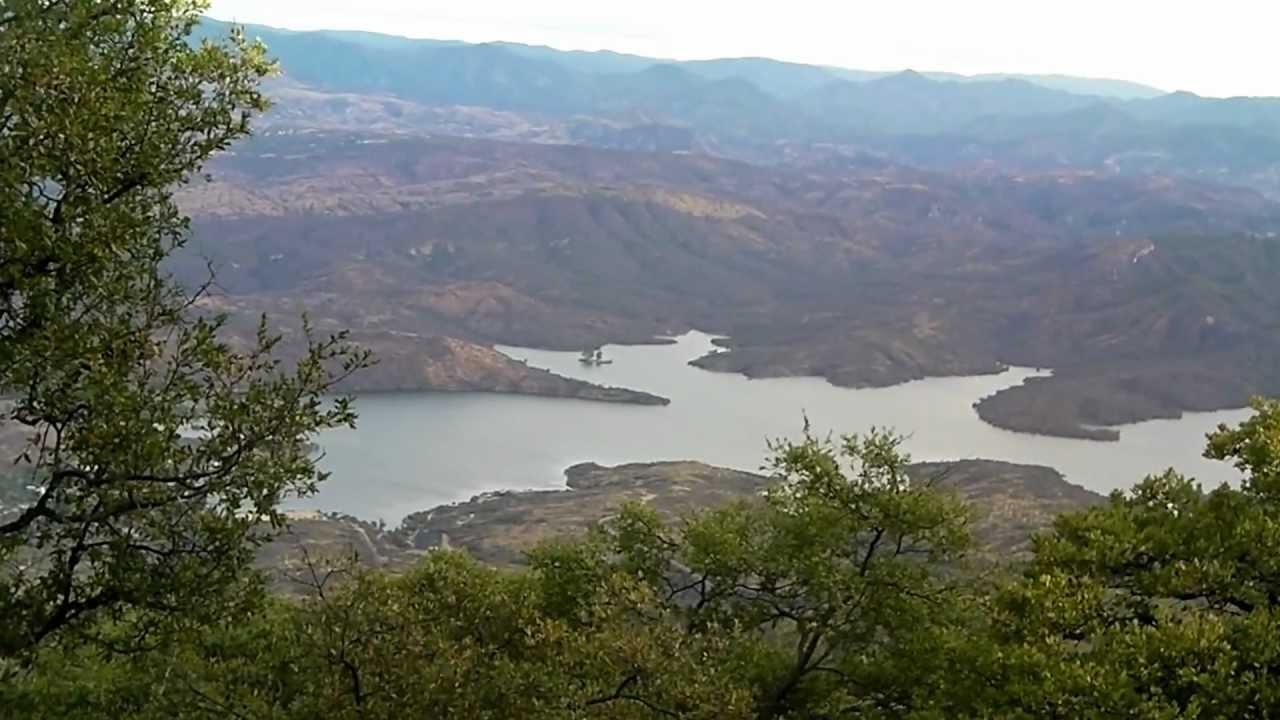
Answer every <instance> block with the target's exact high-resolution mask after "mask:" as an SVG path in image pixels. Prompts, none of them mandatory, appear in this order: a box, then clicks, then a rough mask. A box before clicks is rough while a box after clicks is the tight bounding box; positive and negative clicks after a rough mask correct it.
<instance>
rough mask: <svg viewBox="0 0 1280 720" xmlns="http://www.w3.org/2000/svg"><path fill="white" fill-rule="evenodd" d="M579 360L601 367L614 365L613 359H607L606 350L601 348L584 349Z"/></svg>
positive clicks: (591, 365)
mask: <svg viewBox="0 0 1280 720" xmlns="http://www.w3.org/2000/svg"><path fill="white" fill-rule="evenodd" d="M578 362H579V363H581V364H583V365H587V366H590V367H599V366H601V365H612V364H613V361H612V360H606V359H605V357H604V350H602V349H600V348H594V349H591V348H588V349H586V350H583V351H582V356H581V357H579V358H578Z"/></svg>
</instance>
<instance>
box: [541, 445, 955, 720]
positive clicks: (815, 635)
mask: <svg viewBox="0 0 1280 720" xmlns="http://www.w3.org/2000/svg"><path fill="white" fill-rule="evenodd" d="M901 443H902V438H901V437H899V436H896V435H894V434H892V433H887V432H882V431H874V430H873V431H872V432H870V433H869V434H867V435H865V436H847V437H845V438H844V439H843V440H842V441H841V442H840V443H839V445H833V444H832V443H830V442H827V441H822V440H819V439H817V438H814V437H812V436H810V435H809V434H808V433H806V437H805V439H804V440H803V441H802V442H799V443H794V444H793V443H783V444H780V445H777V446H776V447H775V448H774V450H775V459H774V461H773V468H774V471H775V473H776V476H777V477H778V484H777V485H775V486H774V487H773V488H771V489H770V490H769V491H768V493H767V494H766V496H765V498H764V499H763V501H762V502H742V503H738V504H736V505H732V506H729V507H726V508H719V509H713V510H708V511H701V512H694V513H692V514H691V515H690V516H688V517H687V518H686V519H684V520H683V521H682V522H681V523H679V524H678V526H676V527H675V528H668V527H666V526H664V524H663V523H662V522H661V521H660V520H659V518H658V517H657V516H656V515H655V514H654V513H653V512H652V511H650V510H647V509H645V508H643V507H640V506H630V507H628V508H627V509H626V510H624V511H623V512H622V514H621V515H620V516H619V517H618V518H617V519H616V520H615V521H613V522H612V523H611V524H610V525H609V526H608V527H607V528H606V530H605V539H604V541H603V542H604V544H605V546H606V548H607V550H606V556H608V557H614V558H617V559H616V561H615V562H616V563H617V564H618V566H619V567H620V568H621V569H623V570H624V571H625V572H626V573H627V574H628V575H634V576H637V577H641V578H644V579H645V580H646V582H647V583H648V584H649V585H650V587H652V588H653V591H654V592H655V593H656V595H657V597H658V598H660V600H661V603H662V608H663V611H664V613H665V617H666V621H667V622H673V623H675V624H677V625H678V626H680V627H682V628H684V629H685V631H686V632H689V633H694V634H705V635H707V636H708V637H721V638H727V639H725V640H724V642H727V644H728V646H729V648H730V649H731V651H730V656H729V658H728V659H726V660H724V661H723V662H725V663H727V664H728V665H729V666H730V667H731V668H732V669H733V671H734V672H735V673H737V675H738V676H739V677H740V678H742V680H743V682H744V684H745V685H746V686H747V687H749V688H750V690H751V694H752V698H753V710H752V716H753V717H756V718H782V717H824V718H836V717H874V716H875V715H876V714H877V713H881V712H884V713H890V714H894V715H902V714H905V713H907V712H908V711H910V710H912V709H914V708H916V707H917V705H918V704H919V696H920V695H921V693H920V691H921V690H922V689H923V688H922V687H920V684H919V682H918V676H917V677H916V678H912V677H910V676H907V675H904V674H902V673H901V672H899V671H900V670H901V669H902V668H906V667H911V666H913V665H914V666H916V667H918V666H920V665H921V664H923V663H924V662H925V661H926V660H925V659H926V658H927V657H928V656H929V655H930V654H932V653H934V652H935V650H936V649H937V647H938V646H939V644H940V643H945V642H946V641H947V640H948V638H949V636H950V632H951V629H952V628H953V627H954V626H955V625H956V624H957V623H960V622H962V620H963V617H964V615H965V609H966V607H967V598H966V594H967V593H966V584H965V582H963V581H962V580H961V579H960V577H959V576H958V574H957V573H958V571H959V567H960V563H961V562H962V560H963V557H964V554H965V552H966V550H967V549H968V547H969V542H970V539H969V532H968V524H969V517H968V513H967V510H966V508H965V507H964V506H963V505H961V504H960V503H959V501H957V500H955V499H954V498H951V497H949V496H948V495H947V494H946V493H945V492H944V491H942V490H940V489H939V488H937V487H936V486H935V483H934V482H932V481H928V480H925V481H921V480H914V481H913V480H912V479H911V478H910V477H909V475H908V473H907V464H908V462H909V458H908V456H907V455H906V454H905V453H903V452H902V451H901ZM538 564H539V563H538V560H537V557H536V556H535V567H537V566H538ZM590 582H596V581H594V580H592V581H590ZM581 584H585V583H580V585H581Z"/></svg>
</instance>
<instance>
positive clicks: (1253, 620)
mask: <svg viewBox="0 0 1280 720" xmlns="http://www.w3.org/2000/svg"><path fill="white" fill-rule="evenodd" d="M1254 409H1255V410H1256V413H1255V415H1254V416H1253V417H1252V418H1250V419H1249V420H1247V421H1245V422H1244V423H1242V424H1241V425H1240V426H1239V427H1236V428H1228V427H1225V426H1224V427H1220V428H1219V430H1218V432H1216V433H1214V434H1213V435H1212V436H1211V437H1210V439H1209V443H1208V449H1207V450H1206V453H1205V454H1206V456H1207V457H1210V458H1215V459H1218V460H1223V461H1231V462H1234V463H1235V465H1236V466H1237V467H1238V468H1239V469H1240V470H1241V472H1242V473H1243V476H1244V477H1243V480H1242V483H1241V485H1240V487H1239V488H1235V487H1231V486H1227V485H1223V486H1221V487H1218V488H1215V489H1213V490H1212V491H1210V492H1207V493H1206V492H1204V491H1203V490H1202V489H1201V488H1200V487H1199V485H1198V484H1196V483H1195V482H1194V481H1193V480H1190V479H1188V478H1186V477H1184V476H1182V475H1180V474H1178V473H1177V472H1174V471H1172V470H1170V471H1167V472H1165V473H1162V474H1160V475H1155V476H1152V477H1149V478H1147V479H1146V480H1144V481H1143V482H1141V483H1139V484H1138V485H1137V486H1136V487H1135V488H1134V489H1133V490H1132V491H1130V492H1128V493H1116V494H1115V495H1113V496H1112V498H1111V500H1110V502H1109V503H1108V504H1106V505H1104V506H1102V507H1099V508H1097V509H1094V510H1090V511H1087V512H1083V513H1076V514H1070V515H1066V516H1063V517H1062V518H1060V519H1059V520H1058V521H1057V523H1056V525H1055V528H1054V530H1053V532H1051V533H1049V534H1047V535H1045V536H1043V537H1041V538H1039V539H1037V541H1036V543H1035V553H1034V557H1033V559H1032V562H1031V563H1030V565H1029V567H1027V568H1026V571H1025V574H1024V577H1023V579H1022V580H1020V581H1019V582H1016V583H1014V584H1012V585H1011V586H1009V587H1007V588H1005V589H1004V590H1003V591H1002V592H1001V593H1000V594H998V595H997V596H995V597H994V598H993V604H992V607H991V616H990V617H991V620H990V622H991V630H992V638H991V639H990V640H988V641H986V642H987V643H988V644H987V648H988V650H990V651H992V652H996V653H998V659H995V658H996V656H994V655H991V654H988V657H987V658H986V661H975V662H973V663H971V665H970V667H971V668H978V667H982V668H983V670H982V672H981V674H983V675H985V677H984V679H983V681H982V682H979V683H974V685H973V687H986V688H999V690H997V691H995V692H991V691H990V690H988V691H987V692H986V693H971V694H970V697H972V698H975V699H976V698H978V697H984V698H985V699H984V700H982V701H981V703H982V712H987V713H990V712H994V709H997V708H998V713H997V714H1001V715H1006V716H1013V717H1122V716H1123V717H1144V718H1148V717H1149V718H1167V717H1205V718H1207V717H1242V718H1243V717H1270V716H1274V715H1275V714H1276V713H1277V712H1280V643H1277V642H1276V638H1277V637H1280V403H1277V402H1275V401H1263V400H1258V401H1255V403H1254ZM974 712H975V714H982V713H981V712H977V711H976V710H974Z"/></svg>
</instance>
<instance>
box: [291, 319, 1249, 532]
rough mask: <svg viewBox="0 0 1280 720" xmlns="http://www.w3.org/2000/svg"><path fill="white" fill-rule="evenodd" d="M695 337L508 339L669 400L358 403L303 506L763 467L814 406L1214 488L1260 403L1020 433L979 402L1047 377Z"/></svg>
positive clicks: (1022, 454)
mask: <svg viewBox="0 0 1280 720" xmlns="http://www.w3.org/2000/svg"><path fill="white" fill-rule="evenodd" d="M711 340H712V336H709V335H705V334H702V333H689V334H687V335H684V336H682V337H680V338H677V340H676V342H675V344H672V345H644V346H613V345H611V346H608V347H606V348H605V349H604V352H605V355H606V357H608V358H610V359H612V360H613V361H614V362H613V364H611V365H605V366H600V367H584V366H582V365H580V364H579V363H578V354H577V353H565V352H551V351H545V350H532V349H527V348H511V347H503V348H499V349H500V350H502V351H503V352H504V353H506V354H508V355H510V356H511V357H514V358H518V359H521V360H526V361H528V362H529V364H531V365H534V366H537V367H544V368H548V369H550V370H553V371H555V372H557V373H559V374H561V375H565V376H568V377H575V378H580V379H583V380H589V381H591V382H595V383H599V384H603V385H619V386H623V387H629V388H632V389H636V390H646V391H649V392H653V393H657V394H659V395H663V396H665V397H668V398H671V404H670V405H668V406H666V407H649V406H639V405H613V404H606V403H596V402H586V401H580V400H565V399H558V398H536V397H523V396H517V395H498V394H487V393H458V394H451V393H429V392H423V393H394V394H377V395H366V396H362V397H360V398H359V399H358V401H357V403H356V408H357V410H358V412H359V413H360V423H359V428H358V429H357V430H345V429H344V430H336V431H331V432H327V433H325V434H323V435H322V436H321V437H320V439H319V444H320V446H321V447H322V448H323V449H324V452H325V457H324V459H323V460H322V465H323V467H324V468H325V469H326V470H329V471H331V472H332V473H333V476H332V477H331V478H330V480H329V481H328V482H326V483H325V484H324V485H323V486H322V489H321V491H320V493H319V494H318V495H317V496H315V497H311V498H307V499H305V500H302V501H298V502H295V503H291V506H292V507H299V508H316V509H323V510H335V511H340V512H346V513H351V514H353V515H356V516H359V517H362V518H367V519H371V520H372V519H377V518H382V519H385V520H387V521H388V522H390V523H398V522H399V521H400V519H401V518H403V517H404V516H405V515H407V514H408V513H411V512H414V511H417V510H425V509H428V508H431V507H434V506H436V505H440V504H443V503H449V502H455V501H458V500H465V499H467V498H470V497H471V496H473V495H476V494H479V493H482V492H488V491H491V490H501V489H529V488H559V487H564V477H563V474H562V473H563V470H564V469H565V468H566V467H568V466H570V465H573V464H575V463H579V462H585V461H593V462H598V463H601V464H604V465H614V464H618V463H626V462H650V461H657V460H701V461H703V462H708V463H711V464H714V465H724V466H727V467H735V468H740V469H744V470H757V469H759V468H760V466H761V464H762V462H763V461H764V459H765V456H766V454H767V450H766V447H765V443H766V441H767V440H768V439H770V438H780V437H796V436H797V435H799V434H800V431H801V428H802V424H803V418H804V417H805V416H807V417H808V418H809V420H810V422H811V423H812V426H813V428H814V429H815V431H820V432H824V433H825V432H827V431H834V432H836V433H846V432H859V431H863V430H866V429H867V428H869V427H871V426H873V425H875V426H879V427H890V428H893V429H895V430H897V431H898V432H901V433H904V434H907V435H909V440H908V442H907V449H908V450H909V452H910V453H911V454H912V457H913V459H915V460H952V459H960V458H990V459H995V460H1008V461H1011V462H1020V463H1032V464H1040V465H1049V466H1051V467H1054V468H1057V469H1058V470H1059V471H1061V472H1062V473H1063V474H1064V475H1065V476H1066V477H1067V479H1068V480H1070V481H1071V482H1074V483H1077V484H1080V485H1083V486H1085V487H1088V488H1090V489H1093V490H1096V491H1099V492H1109V491H1111V490H1113V489H1116V488H1124V487H1129V486H1130V485H1132V484H1133V483H1134V482H1136V481H1138V480H1139V479H1141V478H1142V477H1143V476H1145V475H1147V474H1150V473H1152V472H1157V471H1160V470H1163V469H1165V468H1167V467H1169V466H1170V465H1172V466H1174V467H1177V468H1178V469H1179V470H1181V471H1183V472H1185V473H1187V474H1190V475H1194V476H1195V477H1198V478H1199V479H1200V480H1202V481H1203V482H1205V483H1206V485H1210V484H1213V485H1216V484H1218V483H1220V482H1223V481H1231V480H1235V479H1238V475H1237V473H1236V472H1235V470H1234V469H1233V468H1231V467H1229V466H1227V465H1225V464H1222V463H1215V462H1211V461H1208V460H1205V459H1204V458H1202V457H1200V453H1201V451H1202V450H1203V447H1204V436H1205V434H1206V433H1208V432H1209V431H1210V430H1212V429H1214V428H1215V427H1216V426H1217V425H1218V423H1222V422H1225V423H1235V422H1239V421H1240V420H1243V419H1244V418H1246V417H1248V416H1249V411H1247V410H1230V411H1223V412H1213V413H1194V414H1187V415H1185V416H1184V417H1183V418H1181V419H1179V420H1152V421H1149V422H1143V423H1137V424H1133V425H1125V426H1120V427H1119V428H1118V429H1119V430H1120V433H1121V434H1120V441H1119V442H1113V443H1104V442H1094V441H1087V440H1072V439H1065V438H1052V437H1043V436H1038V435H1026V434H1019V433H1012V432H1008V431H1005V430H1000V429H998V428H995V427H992V426H990V425H988V424H986V423H984V422H982V421H981V420H980V419H979V418H978V416H977V414H976V413H975V412H974V410H973V407H972V406H973V403H974V402H975V401H977V400H978V399H980V398H983V397H985V396H987V395H990V394H992V393H994V392H996V391H997V390H1000V389H1002V388H1006V387H1010V386H1013V385H1017V384H1019V383H1021V382H1022V381H1023V380H1024V379H1025V378H1027V377H1031V376H1034V375H1036V374H1038V373H1036V372H1035V371H1034V370H1030V369H1027V368H1013V369H1010V370H1009V371H1007V372H1005V373H1002V374H999V375H987V376H979V377H957V378H930V379H927V380H919V381H915V382H909V383H904V384H901V385H896V386H893V387H887V388H875V389H861V390H852V389H847V388H838V387H835V386H833V385H831V384H830V383H828V382H826V381H825V380H822V379H819V378H780V379H766V380H749V379H747V378H745V377H742V376H740V375H729V374H724V373H714V372H709V371H705V370H701V369H698V368H695V367H692V366H690V365H688V364H687V363H688V361H689V360H692V359H694V358H696V357H699V356H701V355H704V354H706V353H707V352H709V351H711V350H712V349H713V345H712V343H711Z"/></svg>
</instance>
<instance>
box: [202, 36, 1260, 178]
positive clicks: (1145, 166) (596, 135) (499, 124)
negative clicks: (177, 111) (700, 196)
mask: <svg viewBox="0 0 1280 720" xmlns="http://www.w3.org/2000/svg"><path fill="white" fill-rule="evenodd" d="M226 27H227V26H226V25H225V24H224V23H219V22H217V21H213V20H209V21H207V22H206V23H205V24H204V25H203V26H202V28H201V29H200V33H202V34H204V35H207V36H211V37H216V36H218V35H219V34H221V33H223V32H224V31H225V29H226ZM248 33H249V35H250V36H252V37H258V38H261V39H262V40H263V41H264V42H266V43H267V45H268V46H269V47H270V49H271V51H272V53H274V54H275V56H276V57H278V58H279V59H280V61H281V64H282V67H283V70H284V74H285V78H286V83H287V84H288V85H291V86H294V87H296V86H302V87H303V88H304V90H303V93H313V95H312V96H311V97H309V98H305V99H303V98H301V97H300V95H301V94H303V93H298V92H295V93H293V97H292V98H288V101H287V102H286V103H285V104H284V106H283V107H281V108H280V109H279V110H278V112H277V120H279V119H281V118H283V117H289V118H290V123H292V124H293V125H294V126H295V127H296V126H299V125H300V126H314V125H313V123H318V124H319V125H320V126H338V127H343V128H347V129H356V128H361V129H367V128H370V127H382V128H390V127H395V128H398V129H402V130H406V131H412V132H449V131H461V132H464V133H466V134H477V135H481V136H485V137H520V138H522V139H527V140H536V141H545V142H573V143H581V144H593V145H600V146H605V147H619V148H631V149H635V148H636V147H637V141H636V139H635V138H634V137H633V136H634V135H635V134H636V133H639V134H642V135H643V134H646V133H655V132H656V133H658V134H659V135H668V136H669V135H680V134H681V133H688V134H689V137H688V138H687V139H684V140H681V141H679V143H677V146H675V147H671V149H692V150H698V151H704V152H709V153H712V154H716V155H721V156H724V157H731V158H737V159H742V160H749V161H752V162H766V163H786V162H789V161H790V160H791V159H792V158H793V157H794V156H796V155H797V154H799V155H801V156H803V155H806V154H809V153H811V152H813V151H815V150H820V151H821V152H822V154H824V155H830V154H831V152H832V147H833V146H835V147H836V148H838V149H837V150H836V153H837V154H846V153H853V154H859V153H870V154H872V155H875V156H880V157H883V158H887V159H890V160H893V161H897V162H907V163H911V164H916V165H920V166H924V167H931V168H935V169H942V170H952V169H960V170H974V169H979V168H989V167H992V166H995V167H1002V168H1016V169H1018V170H1021V171H1047V170H1055V169H1063V168H1073V169H1079V170H1085V169H1088V170H1094V171H1105V172H1117V173H1124V174H1144V173H1149V172H1158V173H1161V174H1172V175H1179V176H1186V177H1193V178H1197V179H1201V180H1209V181H1212V182H1224V183H1231V184H1238V185H1242V186H1246V187H1251V188H1254V189H1257V190H1260V191H1263V192H1266V193H1268V194H1271V195H1280V101H1276V100H1274V99H1268V98H1229V99H1213V98H1202V97H1198V96H1195V95H1192V94H1190V93H1171V94H1165V93H1161V92H1160V91H1157V90H1154V89H1152V88H1147V87H1144V86H1140V85H1134V84H1130V83H1123V82H1120V81H1114V80H1106V79H1102V80H1095V79H1089V78H1074V77H1064V76H1043V75H1019V74H1016V73H1009V74H997V75H984V76H977V77H965V76H959V75H954V74H948V73H916V72H913V71H909V70H908V71H904V72H901V73H883V72H865V71H857V70H845V69H839V68H824V67H817V66H811V65H803V64H796V63H785V62H779V61H776V60H771V59H767V58H726V59H718V60H710V61H694V62H674V61H667V60H661V59H656V58H643V57H637V56H628V55H621V54H617V53H608V52H598V53H586V52H561V51H557V50H553V49H551V48H545V47H531V46H525V45H519V44H514V43H489V44H482V45H469V44H466V43H458V42H448V41H438V40H411V39H407V38H395V37H391V36H378V35H371V34H368V33H343V32H311V33H298V32H290V31H284V30H278V29H275V28H268V27H262V26H250V27H249V28H248ZM317 92H319V93H320V94H321V95H323V96H330V97H329V98H328V99H321V98H318V97H316V96H315V95H314V93H317ZM357 98H358V99H357ZM298 100H303V102H304V104H305V107H306V111H305V112H301V113H300V112H299V106H297V105H295V104H293V103H294V102H295V101H298ZM351 106H358V107H359V110H357V111H356V113H355V114H354V115H353V114H351ZM495 114H496V115H497V116H499V117H493V116H492V115H495ZM486 115H488V116H486ZM605 128H611V129H612V130H614V132H605V131H603V129H605ZM651 144H653V143H651ZM654 149H664V147H663V145H662V144H661V143H658V144H657V147H656V148H654Z"/></svg>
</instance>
